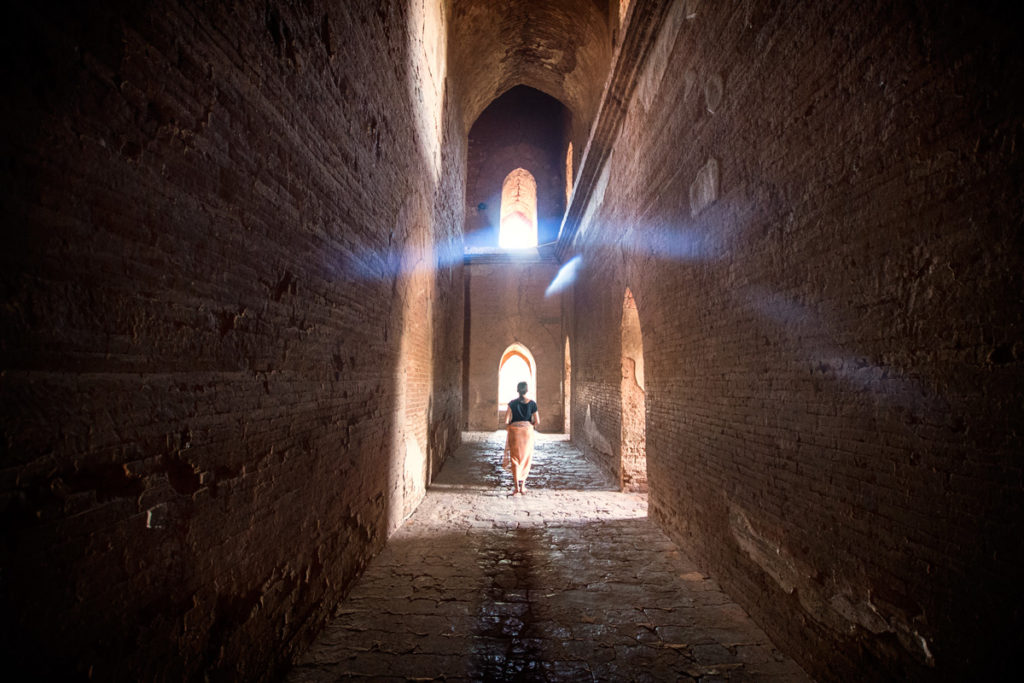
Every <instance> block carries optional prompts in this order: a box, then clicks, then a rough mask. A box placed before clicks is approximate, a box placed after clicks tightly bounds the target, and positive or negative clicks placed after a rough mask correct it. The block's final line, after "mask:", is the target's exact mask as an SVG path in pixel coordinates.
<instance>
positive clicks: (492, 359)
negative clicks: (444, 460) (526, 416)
mask: <svg viewBox="0 0 1024 683" xmlns="http://www.w3.org/2000/svg"><path fill="white" fill-rule="evenodd" d="M465 273H466V296H467V297H468V300H467V305H466V320H465V325H466V331H467V335H466V346H465V354H466V356H465V369H466V391H467V393H466V396H465V397H464V398H463V401H464V406H465V410H466V424H467V425H468V428H469V429H472V430H480V429H483V430H491V429H495V428H496V427H497V426H498V424H499V421H498V411H497V409H498V363H499V362H500V361H501V357H502V354H503V353H504V352H505V349H507V348H508V346H509V345H510V344H512V343H513V342H519V343H520V344H522V345H524V346H526V348H528V349H529V350H530V353H531V354H533V358H534V360H535V361H536V362H537V370H536V377H537V381H536V386H534V387H530V394H529V395H530V396H531V397H532V398H534V399H535V400H536V401H537V408H538V411H539V412H540V416H541V427H540V430H541V431H543V432H561V431H562V428H563V422H564V417H563V415H562V409H563V401H562V366H563V361H564V354H565V350H564V347H563V346H562V342H561V338H560V334H559V333H560V330H561V326H562V320H561V312H562V301H561V295H560V294H553V295H551V296H545V290H546V289H547V287H548V285H549V284H550V283H551V282H552V281H553V280H554V278H555V275H556V274H557V273H558V264H557V263H556V262H555V261H554V259H553V258H550V257H548V258H546V259H545V258H536V257H535V258H533V259H529V260H522V261H517V262H510V261H508V260H503V261H501V262H493V261H489V260H488V259H483V258H481V259H477V260H476V261H475V262H473V263H471V264H470V265H467V266H466V269H465ZM513 398H515V395H512V396H508V397H504V396H503V397H502V398H501V400H502V403H503V404H504V403H507V402H508V401H510V400H512V399H513Z"/></svg>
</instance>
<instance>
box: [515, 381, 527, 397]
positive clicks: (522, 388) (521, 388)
mask: <svg viewBox="0 0 1024 683" xmlns="http://www.w3.org/2000/svg"><path fill="white" fill-rule="evenodd" d="M526 389H527V386H526V382H520V383H519V384H517V385H516V391H518V392H519V395H520V396H525V395H526Z"/></svg>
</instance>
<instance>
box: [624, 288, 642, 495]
mask: <svg viewBox="0 0 1024 683" xmlns="http://www.w3.org/2000/svg"><path fill="white" fill-rule="evenodd" d="M621 388H622V390H621V396H622V430H621V452H622V467H621V472H622V488H623V490H626V491H646V490H647V400H646V398H647V396H646V393H645V390H644V342H643V335H642V334H641V331H640V315H639V312H638V311H637V308H636V301H635V300H634V299H633V292H631V291H630V290H629V288H628V287H627V288H626V296H625V298H624V299H623V302H622V385H621Z"/></svg>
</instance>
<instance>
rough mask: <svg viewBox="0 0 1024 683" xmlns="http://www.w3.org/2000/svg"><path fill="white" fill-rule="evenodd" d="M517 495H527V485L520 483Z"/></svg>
mask: <svg viewBox="0 0 1024 683" xmlns="http://www.w3.org/2000/svg"><path fill="white" fill-rule="evenodd" d="M517 493H526V484H525V483H523V482H519V489H518V491H517Z"/></svg>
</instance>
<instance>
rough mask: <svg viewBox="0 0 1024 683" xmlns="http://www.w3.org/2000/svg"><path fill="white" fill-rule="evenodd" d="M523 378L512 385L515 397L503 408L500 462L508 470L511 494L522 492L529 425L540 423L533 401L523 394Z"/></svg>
mask: <svg viewBox="0 0 1024 683" xmlns="http://www.w3.org/2000/svg"><path fill="white" fill-rule="evenodd" d="M526 389H527V386H526V382H520V383H519V385H518V386H517V387H516V391H518V392H519V398H517V399H513V400H511V401H509V402H508V410H507V411H506V412H505V424H506V425H508V428H507V432H506V434H505V455H504V457H503V458H502V465H504V466H505V469H510V470H512V487H513V488H512V495H515V494H517V493H519V494H523V493H526V477H527V475H529V474H530V460H531V458H533V429H534V427H538V426H540V414H539V413H538V412H537V404H536V402H534V401H531V400H530V399H528V398H526Z"/></svg>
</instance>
